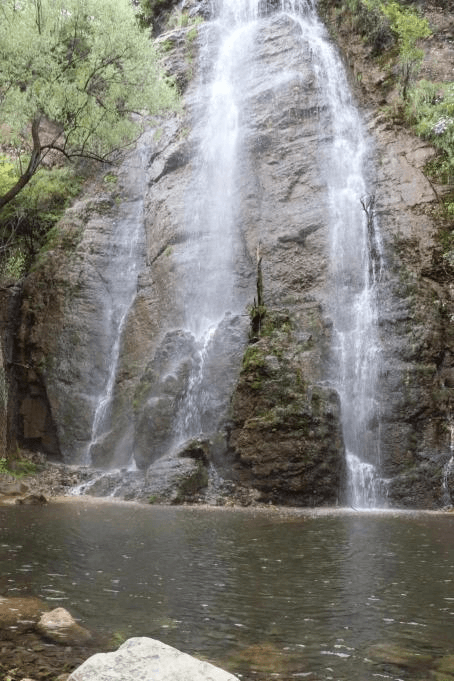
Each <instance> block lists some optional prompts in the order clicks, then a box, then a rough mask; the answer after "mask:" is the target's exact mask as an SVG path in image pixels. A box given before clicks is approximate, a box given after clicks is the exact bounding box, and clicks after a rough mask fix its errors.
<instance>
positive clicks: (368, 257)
mask: <svg viewBox="0 0 454 681" xmlns="http://www.w3.org/2000/svg"><path fill="white" fill-rule="evenodd" d="M276 9H278V10H280V11H281V12H285V13H286V14H287V15H288V16H290V17H291V18H292V20H294V21H295V22H296V23H297V24H298V25H299V27H300V30H301V44H302V45H304V46H306V47H307V46H309V47H310V50H311V52H312V64H313V70H314V72H315V76H316V78H317V81H318V88H319V92H320V103H319V107H321V108H324V109H325V111H326V112H327V113H328V117H329V120H330V129H329V130H320V137H321V138H324V139H325V140H326V141H327V144H326V145H325V147H324V148H325V149H326V150H327V151H326V152H325V154H324V157H323V158H322V159H321V161H320V163H321V173H322V177H323V181H324V182H325V185H326V193H327V202H328V208H329V243H330V248H329V250H330V271H331V285H332V293H331V300H330V304H329V314H330V317H331V319H332V321H333V347H332V362H331V368H330V382H331V384H332V385H333V387H335V389H336V390H337V392H338V393H339V395H340V400H341V411H342V425H343V435H344V442H345V448H346V463H347V474H348V481H347V484H348V501H349V503H350V504H352V505H353V506H355V507H361V508H371V507H375V506H378V505H381V504H383V501H384V496H385V492H386V485H385V481H384V480H383V479H382V478H381V477H380V473H379V463H380V434H379V404H378V400H377V382H378V375H379V367H380V346H379V339H378V333H377V287H378V285H379V283H380V278H381V275H382V269H383V261H382V255H381V252H382V249H381V242H380V234H379V231H378V229H377V224H376V219H375V215H374V197H373V195H371V194H370V189H369V186H368V182H367V180H366V170H367V163H368V160H369V159H368V154H369V144H368V140H367V138H366V135H365V132H364V130H363V125H362V121H361V119H360V116H359V114H358V111H357V109H356V108H355V106H354V104H353V102H352V99H351V95H350V90H349V86H348V83H347V79H346V75H345V71H344V68H343V65H342V63H341V59H340V57H339V55H338V54H337V52H336V50H335V49H334V48H333V46H332V44H331V41H330V40H329V36H328V34H327V31H326V29H325V27H324V26H323V24H322V23H321V22H320V20H319V19H318V16H317V13H316V10H315V7H314V5H313V4H311V3H310V2H305V1H298V0H296V1H295V2H289V1H288V0H282V3H281V6H280V8H276V7H275V6H273V7H272V8H271V7H264V5H263V3H262V2H259V1H257V2H254V1H253V0H250V1H249V2H245V1H243V2H241V1H240V0H223V2H222V3H221V5H220V7H219V9H218V13H217V17H216V20H215V22H214V25H215V27H216V30H217V32H218V45H219V48H218V51H217V56H216V57H215V58H214V67H213V70H212V77H211V79H208V86H207V88H206V90H204V91H203V92H202V94H201V106H202V107H203V108H204V110H205V112H206V115H205V116H202V117H201V122H200V124H199V126H198V128H197V129H196V132H195V137H196V138H197V139H198V149H199V153H198V157H197V158H198V161H197V163H198V166H197V172H196V184H197V187H198V188H199V191H198V192H197V200H196V201H195V205H194V206H193V207H192V214H191V219H190V220H189V223H188V224H189V227H188V229H189V231H190V232H191V233H194V234H197V235H199V240H198V244H199V245H200V244H202V246H203V247H202V249H201V250H200V251H199V253H198V254H197V255H198V258H197V263H198V264H197V273H196V275H195V277H194V279H193V281H192V290H191V296H190V300H191V304H190V305H189V308H188V311H187V314H188V326H189V328H191V329H192V331H193V333H194V334H195V336H196V338H197V339H198V343H199V347H200V353H201V354H200V362H199V363H198V365H197V372H198V374H197V376H196V377H195V378H194V379H193V380H192V383H191V386H192V387H191V388H190V389H189V391H188V393H189V394H190V397H191V399H188V401H187V406H186V412H185V417H184V419H185V422H186V423H189V422H191V423H192V424H193V427H192V432H191V434H193V432H194V431H195V430H197V428H194V424H195V423H197V427H199V426H200V422H199V421H197V418H194V399H193V398H194V395H195V393H197V399H199V400H200V398H201V394H200V389H199V388H200V383H201V374H200V371H201V367H203V362H204V353H206V349H207V343H208V342H209V337H210V334H212V329H213V324H215V323H216V318H219V317H220V316H222V312H223V310H225V309H229V304H230V303H231V300H230V299H229V296H230V295H231V290H232V282H231V273H232V264H231V261H232V256H233V252H232V246H231V243H232V234H233V231H234V230H235V229H236V215H235V206H236V203H235V195H236V182H237V181H238V178H237V171H236V168H237V165H238V154H239V149H240V144H241V115H242V110H241V96H240V95H241V87H240V85H241V77H242V69H245V68H247V59H248V51H249V50H252V49H254V33H255V31H256V27H257V25H258V23H259V21H260V18H259V17H260V14H261V13H263V11H264V10H265V13H266V12H268V11H275V10H276ZM205 50H206V52H207V51H208V47H207V46H205ZM206 56H207V55H206V53H205V61H206ZM203 61H204V57H203V56H202V63H203ZM326 138H328V139H326ZM200 234H202V235H203V238H202V239H200ZM189 430H191V429H189Z"/></svg>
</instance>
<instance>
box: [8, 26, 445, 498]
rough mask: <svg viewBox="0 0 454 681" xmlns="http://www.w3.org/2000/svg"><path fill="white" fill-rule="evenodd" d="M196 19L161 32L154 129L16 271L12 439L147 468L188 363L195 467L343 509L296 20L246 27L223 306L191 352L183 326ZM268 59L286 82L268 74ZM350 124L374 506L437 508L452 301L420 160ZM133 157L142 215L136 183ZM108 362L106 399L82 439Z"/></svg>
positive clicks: (322, 259)
mask: <svg viewBox="0 0 454 681" xmlns="http://www.w3.org/2000/svg"><path fill="white" fill-rule="evenodd" d="M210 30H211V29H210ZM210 30H209V29H208V28H207V26H203V25H202V26H201V27H200V28H199V38H198V39H194V35H193V31H194V29H193V28H186V29H178V30H176V31H173V32H171V33H169V34H167V35H164V36H163V37H162V38H161V40H162V41H166V46H167V48H168V50H169V51H168V53H167V58H168V63H169V68H172V69H173V71H174V72H175V73H176V75H177V80H178V82H179V83H180V86H181V88H182V89H185V95H184V107H183V111H182V112H180V113H178V114H176V115H174V116H173V117H170V118H169V119H167V120H163V121H160V122H159V123H156V122H154V123H153V129H152V130H151V132H150V133H149V134H148V136H147V137H146V138H145V139H144V140H143V143H142V145H141V146H140V147H139V148H138V150H136V151H135V152H133V153H132V154H131V155H130V157H129V158H128V159H127V160H126V161H125V163H124V164H123V165H122V167H121V168H120V170H119V172H118V177H117V179H116V180H115V178H114V179H111V175H109V176H108V177H106V180H107V181H102V180H100V182H99V183H98V184H95V185H94V186H93V187H92V188H91V189H90V190H89V191H88V192H87V194H86V195H85V196H84V197H83V198H82V199H81V200H80V201H78V202H76V204H75V205H74V206H73V208H72V209H71V210H70V211H68V213H67V215H66V217H65V219H64V221H63V224H62V229H61V237H60V239H59V241H57V242H56V243H55V244H54V248H53V249H52V250H50V251H48V252H47V253H45V254H43V255H42V258H41V260H40V261H39V263H38V264H37V266H36V268H35V270H34V272H32V273H31V274H30V275H29V277H28V279H27V281H26V284H25V287H24V292H23V301H22V308H21V318H20V331H19V334H18V337H17V344H16V349H15V362H16V367H17V369H18V372H17V375H18V378H19V383H18V385H19V406H18V411H17V413H18V420H17V429H18V435H19V440H20V441H21V442H22V443H23V444H25V445H28V446H30V447H35V448H38V449H42V450H45V451H46V452H47V453H48V455H49V456H51V457H61V458H63V460H64V461H66V462H68V463H74V462H76V463H84V462H85V463H86V462H88V460H90V461H91V463H92V465H94V466H97V467H101V468H109V467H127V466H129V465H130V464H131V462H132V460H134V462H135V464H136V466H137V467H138V468H139V469H141V470H143V471H145V470H147V469H148V474H147V475H148V476H149V477H150V476H151V477H153V465H154V464H155V462H156V461H158V460H161V464H162V461H163V458H162V457H164V460H165V457H166V456H168V455H169V453H170V452H172V451H177V450H178V447H179V446H181V445H182V440H183V439H184V438H183V435H182V434H183V431H184V429H182V428H180V426H181V419H182V416H181V414H182V412H181V405H182V403H183V401H184V400H185V399H186V398H187V396H188V394H189V393H190V391H191V390H192V389H193V387H194V379H193V378H191V376H192V377H194V376H195V375H199V374H200V372H199V373H198V370H199V369H200V364H201V362H205V363H206V364H207V365H208V366H204V369H207V371H205V373H204V374H203V377H202V378H201V379H200V381H199V382H198V383H197V386H196V387H197V394H198V396H199V398H200V399H201V400H202V402H203V408H202V410H201V414H200V417H199V425H200V431H201V433H202V434H203V437H204V438H205V441H207V442H208V443H209V445H208V448H205V450H204V456H203V460H204V465H205V464H209V463H210V462H212V463H213V462H214V463H215V464H216V466H217V467H219V468H221V469H222V470H223V473H224V474H225V475H228V476H229V477H231V478H232V479H233V481H234V482H235V483H236V484H238V485H240V486H243V487H246V488H253V489H255V490H257V497H256V498H259V499H261V500H265V501H266V500H270V501H274V502H279V503H295V504H304V505H316V504H325V503H329V504H333V503H337V502H339V501H340V502H341V501H342V499H343V496H342V490H343V485H344V479H345V466H344V448H343V441H342V429H341V423H340V405H339V399H338V396H337V394H336V393H335V391H334V390H332V389H331V388H330V387H328V386H327V384H326V375H327V368H326V366H327V362H328V358H329V353H330V343H331V340H332V338H331V336H332V324H331V320H330V319H329V315H328V312H327V310H328V308H329V306H328V302H329V299H330V295H331V294H330V283H329V273H328V255H327V253H328V243H327V241H328V232H327V198H326V188H325V186H324V183H323V180H322V177H321V175H320V163H319V160H320V157H321V156H322V155H323V145H324V144H326V143H327V140H328V139H329V129H330V122H329V119H328V115H327V112H326V107H325V104H324V100H323V93H320V92H319V83H318V82H317V78H316V74H315V73H314V69H313V63H312V60H311V51H310V48H309V46H308V45H306V46H303V47H301V42H300V28H299V26H298V24H297V22H295V21H294V20H292V19H291V18H289V17H288V16H286V15H283V14H275V15H271V16H269V17H268V18H267V20H266V21H263V22H261V24H260V27H259V29H258V32H257V35H256V49H255V51H254V57H253V62H252V63H250V64H249V66H248V69H247V70H246V71H245V76H244V82H242V89H243V101H244V108H243V110H242V116H243V130H244V133H243V137H242V140H241V144H242V153H241V154H240V157H239V164H240V166H239V177H241V182H239V183H238V189H237V195H236V197H235V198H236V200H237V202H238V208H237V213H238V215H239V216H240V218H239V223H240V224H241V232H240V233H239V234H238V235H237V237H236V243H235V267H234V277H233V287H234V289H235V292H236V293H235V296H236V300H237V301H239V304H238V306H237V307H236V308H235V309H233V308H232V310H231V311H230V313H229V314H226V315H225V317H224V319H223V321H222V322H221V323H220V324H219V325H218V327H217V329H216V331H215V333H214V336H213V339H212V341H210V342H211V345H210V348H211V350H210V353H211V354H209V355H208V356H206V357H205V356H204V355H201V354H200V348H199V347H198V345H197V342H196V339H195V337H194V335H193V334H192V333H190V332H189V331H188V330H187V326H186V325H185V308H186V307H187V304H188V295H190V288H189V285H188V282H190V281H191V267H193V264H192V263H191V262H189V259H188V253H190V252H191V248H193V242H194V239H197V238H199V239H202V238H203V235H198V236H197V235H196V236H194V235H192V236H188V233H187V231H185V229H184V224H185V220H186V216H187V211H188V210H190V207H191V191H192V190H193V185H192V183H193V177H194V152H195V142H194V141H193V138H192V137H191V135H190V134H189V132H190V130H191V129H192V126H193V123H194V121H195V120H196V119H197V116H198V115H199V113H200V112H199V108H200V102H198V101H197V84H198V78H201V79H203V78H204V74H205V68H206V65H205V64H203V63H202V64H199V72H198V73H197V72H196V73H194V74H193V73H192V71H193V70H194V68H195V66H194V65H195V64H196V63H197V61H196V55H197V51H198V49H199V46H200V44H201V41H202V40H209V39H210V35H209V33H210ZM283 70H285V71H286V73H292V72H294V74H295V75H294V77H293V78H292V77H289V78H287V79H285V80H280V74H281V73H282V72H283ZM252 74H253V75H254V80H253V81H252ZM191 76H193V77H192V78H191ZM365 122H366V125H368V127H369V130H370V134H371V143H372V146H373V148H374V154H373V155H374V158H375V162H374V164H373V165H374V169H373V171H371V175H373V176H374V180H373V185H374V186H375V189H374V193H375V197H376V219H377V222H378V225H379V228H380V230H381V234H382V239H383V247H384V256H385V263H386V272H385V275H384V278H383V281H382V284H381V288H380V301H379V302H380V306H379V309H380V312H379V328H380V338H381V341H382V348H383V349H382V366H383V370H382V372H381V375H380V379H379V380H380V390H379V394H380V438H381V452H382V468H383V474H384V476H385V477H386V478H389V496H390V503H392V504H396V505H404V506H415V507H421V506H422V507H434V506H439V505H442V504H444V503H447V501H448V500H447V494H448V496H449V490H448V492H447V490H446V485H445V486H444V487H443V468H444V466H445V464H446V463H447V461H448V460H449V458H450V456H451V453H452V452H451V450H450V446H451V443H450V433H451V430H450V418H451V410H452V400H453V388H454V355H453V352H454V335H453V330H452V329H453V328H454V327H453V326H452V322H451V319H450V315H451V313H452V312H451V310H452V309H453V306H454V301H453V299H452V290H451V283H450V281H449V279H447V278H446V276H445V272H444V270H443V265H444V262H443V259H442V258H441V255H440V249H439V245H438V244H439V241H438V237H437V224H436V222H435V220H434V218H433V210H434V208H435V207H436V205H437V196H436V193H435V191H434V188H433V186H432V185H431V184H430V183H429V182H428V180H427V179H426V178H425V176H424V175H423V173H422V168H423V165H424V162H425V161H426V160H427V158H429V156H430V154H431V153H432V151H431V149H430V148H428V147H427V146H425V145H424V144H423V143H421V141H418V140H417V139H416V138H414V137H412V136H411V135H409V134H408V133H404V132H402V131H396V130H394V129H392V128H390V127H389V125H388V123H387V121H385V120H384V119H383V118H381V117H380V114H377V113H376V111H375V110H372V109H366V110H365ZM321 132H323V134H321ZM142 162H143V164H144V167H145V171H146V173H145V175H143V173H142V175H141V177H142V176H143V177H146V186H145V187H144V197H143V210H142V208H141V206H142V203H141V202H142V196H141V195H140V196H139V190H138V188H139V186H140V181H139V180H137V179H135V175H134V173H135V170H134V168H136V167H137V166H138V165H140V163H142ZM141 172H142V171H141ZM139 204H140V205H139ZM125 206H126V208H125ZM125 210H126V211H127V212H128V214H132V213H134V211H136V212H135V213H134V215H136V218H135V219H140V220H141V221H142V223H143V231H142V232H141V236H140V239H139V241H140V243H141V244H142V246H141V248H139V250H138V256H137V258H136V261H135V264H134V267H136V268H137V274H136V275H135V276H137V287H136V292H135V294H134V295H133V296H132V298H131V303H130V305H128V306H127V308H125V317H124V321H120V319H119V313H118V312H117V313H116V312H115V311H113V308H112V306H111V304H110V297H111V291H112V286H113V283H112V282H114V281H115V278H116V272H115V265H114V268H113V269H112V271H111V274H106V273H107V272H108V270H109V265H108V262H112V259H113V260H114V262H115V257H116V253H115V243H116V239H117V237H116V234H117V232H116V230H117V228H118V224H119V223H120V222H121V221H122V220H123V219H124V214H125ZM137 216H140V217H139V218H137ZM258 248H259V249H260V255H261V258H262V267H263V281H264V303H265V305H266V315H265V317H264V318H263V326H262V330H261V334H260V336H257V337H256V338H254V339H253V340H254V341H255V342H253V343H252V344H249V345H248V332H249V321H250V320H249V317H248V314H247V306H248V305H251V304H252V302H253V299H254V295H255V285H256V253H257V249H258ZM128 267H129V268H130V269H131V268H132V265H131V264H129V265H128ZM120 325H121V337H120V342H119V352H118V359H117V360H115V357H114V355H115V348H114V345H115V341H116V335H118V330H119V329H120ZM114 362H116V367H115V380H114V382H113V384H112V395H111V400H110V401H109V406H108V409H107V411H106V413H105V414H104V416H103V421H102V424H101V425H102V427H100V429H99V431H98V432H97V433H96V437H94V435H93V421H94V418H95V413H96V409H97V405H98V404H99V400H100V398H102V396H103V395H104V394H105V391H106V385H107V383H108V376H109V375H110V372H111V369H112V364H113V363H114ZM179 428H180V430H179ZM175 456H177V454H175ZM184 456H187V454H185V455H184ZM191 456H192V455H191V454H190V455H189V457H191ZM150 466H151V468H150ZM160 468H162V465H160ZM164 468H165V467H164ZM197 471H199V464H197ZM198 474H199V473H198ZM156 475H158V473H157V474H156ZM159 475H162V476H163V477H165V471H164V472H162V471H161V470H160V472H159ZM154 489H155V488H154V487H153V491H154ZM453 496H454V495H453Z"/></svg>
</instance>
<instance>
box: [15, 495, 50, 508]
mask: <svg viewBox="0 0 454 681" xmlns="http://www.w3.org/2000/svg"><path fill="white" fill-rule="evenodd" d="M47 503H48V500H47V498H46V497H45V496H44V494H28V495H27V496H25V497H22V498H20V499H16V504H20V505H23V506H43V505H44V504H47Z"/></svg>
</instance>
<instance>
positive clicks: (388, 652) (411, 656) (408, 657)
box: [367, 643, 432, 668]
mask: <svg viewBox="0 0 454 681" xmlns="http://www.w3.org/2000/svg"><path fill="white" fill-rule="evenodd" d="M367 655H368V657H371V658H372V660H374V662H381V663H384V664H393V665H396V666H398V667H409V668H418V667H422V666H427V665H429V664H430V663H431V661H432V658H431V656H430V655H426V654H424V653H419V652H417V651H414V650H409V649H408V648H403V647H402V646H399V645H397V644H395V643H377V644H376V645H374V646H371V647H370V648H369V649H368V651H367Z"/></svg>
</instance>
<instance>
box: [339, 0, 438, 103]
mask: <svg viewBox="0 0 454 681" xmlns="http://www.w3.org/2000/svg"><path fill="white" fill-rule="evenodd" d="M341 12H348V13H349V14H350V16H351V22H352V27H353V28H355V29H356V30H357V31H358V32H359V33H361V34H362V35H363V36H364V40H365V41H366V42H367V43H368V44H369V45H370V46H371V47H372V51H373V54H374V55H375V56H377V55H380V54H383V52H385V51H386V50H394V52H397V66H398V72H399V80H400V83H401V86H402V96H403V99H404V100H406V98H407V94H408V88H409V85H410V83H411V82H412V80H413V79H414V77H415V76H416V75H417V73H418V72H419V69H420V66H421V62H422V59H423V57H424V52H423V50H421V49H420V48H418V46H417V44H418V41H419V40H421V39H422V38H427V37H428V36H429V35H430V34H431V30H430V27H429V24H428V22H427V20H426V19H425V18H423V17H421V16H420V15H419V14H418V12H417V11H416V10H415V9H414V8H413V7H409V6H405V5H403V4H401V3H399V2H397V1H396V0H347V1H346V4H345V6H344V8H343V9H342V10H341Z"/></svg>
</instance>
